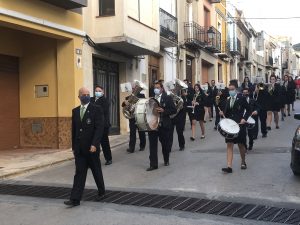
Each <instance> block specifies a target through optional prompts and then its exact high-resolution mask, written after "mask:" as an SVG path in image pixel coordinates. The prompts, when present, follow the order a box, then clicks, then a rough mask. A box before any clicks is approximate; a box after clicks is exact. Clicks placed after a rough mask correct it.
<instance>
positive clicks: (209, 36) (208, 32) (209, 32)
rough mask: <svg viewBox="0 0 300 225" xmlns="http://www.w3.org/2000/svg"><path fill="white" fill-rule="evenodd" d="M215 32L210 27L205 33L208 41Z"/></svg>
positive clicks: (212, 37)
mask: <svg viewBox="0 0 300 225" xmlns="http://www.w3.org/2000/svg"><path fill="white" fill-rule="evenodd" d="M215 35H216V32H215V31H214V30H213V27H210V28H209V29H208V31H207V36H208V38H209V39H214V37H215Z"/></svg>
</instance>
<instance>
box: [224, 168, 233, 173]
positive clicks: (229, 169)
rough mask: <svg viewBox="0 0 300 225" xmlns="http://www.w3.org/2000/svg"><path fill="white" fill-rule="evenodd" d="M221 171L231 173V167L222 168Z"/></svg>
mask: <svg viewBox="0 0 300 225" xmlns="http://www.w3.org/2000/svg"><path fill="white" fill-rule="evenodd" d="M222 171H223V173H232V168H231V167H227V168H222Z"/></svg>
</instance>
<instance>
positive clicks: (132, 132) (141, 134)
mask: <svg viewBox="0 0 300 225" xmlns="http://www.w3.org/2000/svg"><path fill="white" fill-rule="evenodd" d="M134 85H135V84H134V83H133V84H132V92H134V88H135V86H134ZM129 97H130V96H127V97H126V98H125V101H124V102H123V103H122V107H125V106H126V105H128V104H129V102H128V99H129ZM136 97H138V98H145V95H144V94H141V93H139V94H138V95H137V96H136ZM137 129H138V128H137V126H136V121H135V118H132V119H129V131H130V133H129V148H128V149H127V152H128V153H134V151H135V144H136V130H137ZM138 133H139V139H140V149H139V151H144V150H145V146H146V134H145V132H143V131H139V130H138Z"/></svg>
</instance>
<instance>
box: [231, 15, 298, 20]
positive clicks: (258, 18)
mask: <svg viewBox="0 0 300 225" xmlns="http://www.w3.org/2000/svg"><path fill="white" fill-rule="evenodd" d="M230 18H233V19H245V20H292V19H300V16H291V17H242V18H241V17H230Z"/></svg>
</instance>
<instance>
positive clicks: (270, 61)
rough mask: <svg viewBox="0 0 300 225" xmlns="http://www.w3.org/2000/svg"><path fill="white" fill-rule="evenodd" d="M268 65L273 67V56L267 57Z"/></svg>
mask: <svg viewBox="0 0 300 225" xmlns="http://www.w3.org/2000/svg"><path fill="white" fill-rule="evenodd" d="M266 67H268V68H272V67H273V57H272V56H269V57H267V58H266Z"/></svg>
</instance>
